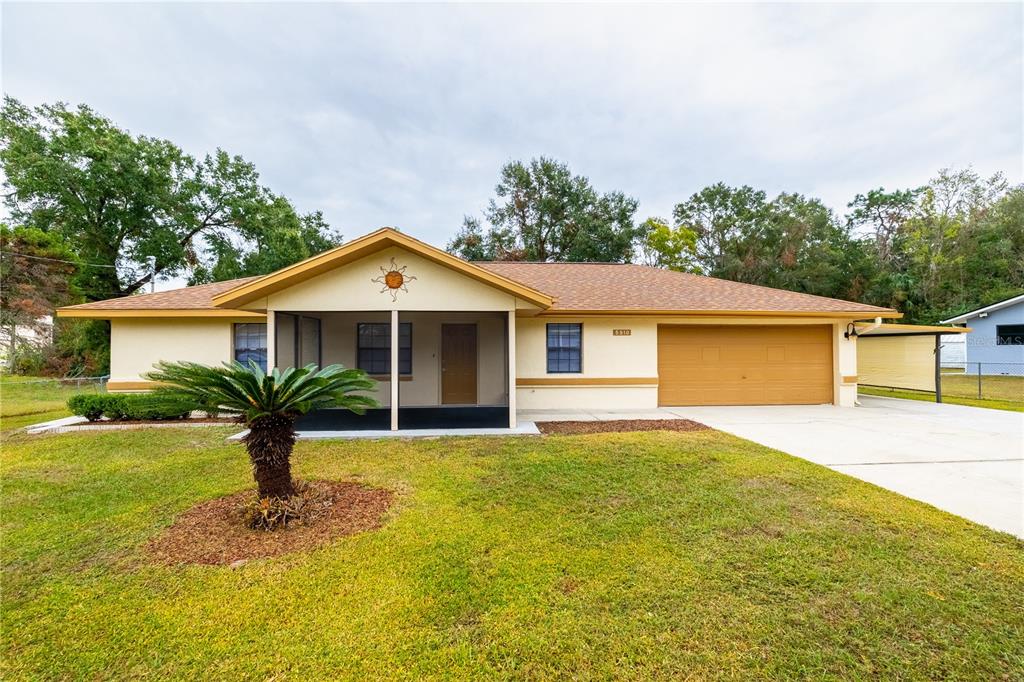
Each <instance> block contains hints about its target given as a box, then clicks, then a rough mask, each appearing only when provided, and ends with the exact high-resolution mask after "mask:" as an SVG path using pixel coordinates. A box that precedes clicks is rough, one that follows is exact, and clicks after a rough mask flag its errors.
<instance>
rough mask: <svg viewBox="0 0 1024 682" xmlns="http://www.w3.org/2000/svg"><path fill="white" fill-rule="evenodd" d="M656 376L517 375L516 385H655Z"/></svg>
mask: <svg viewBox="0 0 1024 682" xmlns="http://www.w3.org/2000/svg"><path fill="white" fill-rule="evenodd" d="M657 385H658V377H532V378H528V377H518V378H517V379H516V386H657Z"/></svg>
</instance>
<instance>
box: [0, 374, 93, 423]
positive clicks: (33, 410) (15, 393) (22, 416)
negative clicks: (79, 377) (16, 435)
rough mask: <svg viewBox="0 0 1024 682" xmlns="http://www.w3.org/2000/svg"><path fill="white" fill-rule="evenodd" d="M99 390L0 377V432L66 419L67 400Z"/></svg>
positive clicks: (31, 378)
mask: <svg viewBox="0 0 1024 682" xmlns="http://www.w3.org/2000/svg"><path fill="white" fill-rule="evenodd" d="M100 390H103V389H101V388H99V387H97V385H96V384H91V383H83V384H82V385H81V386H77V385H75V384H73V383H64V384H62V383H61V382H58V381H56V380H54V379H42V378H40V377H20V376H7V375H3V376H0V431H12V430H15V429H20V428H23V427H25V426H29V425H31V424H37V423H39V422H45V421H48V420H50V419H59V418H60V417H67V416H68V415H70V414H71V413H70V412H68V410H67V406H66V404H65V403H67V400H68V398H70V397H71V396H73V395H75V394H76V393H81V392H89V393H95V392H96V391H100Z"/></svg>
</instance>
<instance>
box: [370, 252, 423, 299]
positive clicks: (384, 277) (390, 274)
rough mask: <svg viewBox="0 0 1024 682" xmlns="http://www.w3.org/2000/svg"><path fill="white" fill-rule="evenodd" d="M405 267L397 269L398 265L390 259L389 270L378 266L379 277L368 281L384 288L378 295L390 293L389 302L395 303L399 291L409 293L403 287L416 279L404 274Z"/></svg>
mask: <svg viewBox="0 0 1024 682" xmlns="http://www.w3.org/2000/svg"><path fill="white" fill-rule="evenodd" d="M407 267H408V266H407V265H403V266H402V267H398V264H397V263H395V259H394V258H392V259H391V268H390V269H389V268H386V267H384V266H383V265H382V266H380V273H381V274H380V277H374V278H373V279H371V280H370V281H371V282H376V283H377V284H383V285H384V288H383V289H381V290H380V293H382V294H383V293H384V292H385V291H390V292H391V300H392V301H397V300H398V291H399V289H401V290H402V291H404V292H405V293H409V289H408V288H407V287H406V286H405V285H406V284H408V283H409V282H411V281H412V280H414V279H416V278H415V277H413V276H412V275H407V274H405V269H406V268H407Z"/></svg>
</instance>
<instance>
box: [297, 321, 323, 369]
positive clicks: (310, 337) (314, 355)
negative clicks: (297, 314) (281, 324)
mask: <svg viewBox="0 0 1024 682" xmlns="http://www.w3.org/2000/svg"><path fill="white" fill-rule="evenodd" d="M301 329H302V331H301V335H302V338H301V339H300V343H299V348H300V351H301V354H302V357H301V358H300V362H299V363H298V364H300V365H308V364H309V363H311V362H312V363H316V365H317V366H320V364H321V362H320V320H318V319H317V318H315V317H303V318H302V325H301Z"/></svg>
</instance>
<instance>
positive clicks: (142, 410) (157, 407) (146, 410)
mask: <svg viewBox="0 0 1024 682" xmlns="http://www.w3.org/2000/svg"><path fill="white" fill-rule="evenodd" d="M125 398H126V400H125V418H126V419H139V420H151V419H184V418H186V417H188V415H189V413H190V412H192V410H193V409H194V408H195V406H194V405H191V404H189V403H185V402H184V401H181V400H170V399H167V398H163V397H160V396H153V395H131V396H125Z"/></svg>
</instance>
